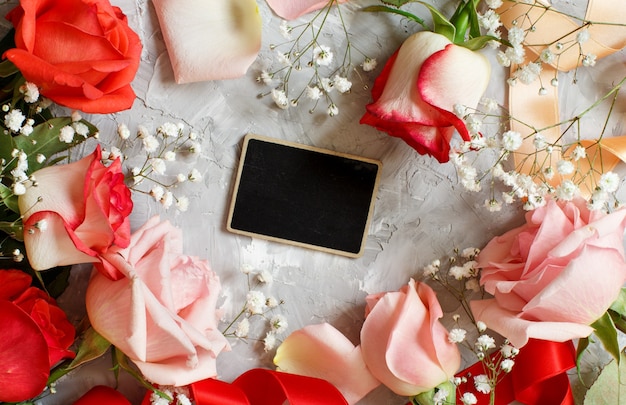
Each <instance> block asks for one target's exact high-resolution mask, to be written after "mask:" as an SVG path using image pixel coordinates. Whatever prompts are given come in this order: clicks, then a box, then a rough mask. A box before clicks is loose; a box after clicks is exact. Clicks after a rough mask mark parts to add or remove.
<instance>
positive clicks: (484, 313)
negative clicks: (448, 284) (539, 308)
mask: <svg viewBox="0 0 626 405" xmlns="http://www.w3.org/2000/svg"><path fill="white" fill-rule="evenodd" d="M470 306H471V309H472V313H473V314H474V317H475V318H476V319H477V320H479V321H482V322H484V323H485V324H486V325H487V327H488V328H489V329H492V330H494V331H495V332H497V333H499V334H500V335H502V336H505V337H506V338H507V339H509V341H510V342H511V344H512V345H513V346H515V347H517V348H521V347H523V346H524V345H525V344H526V343H527V342H528V339H529V338H535V339H543V340H552V341H555V342H565V341H567V340H571V339H575V338H582V337H587V336H589V335H590V334H591V333H592V332H593V328H592V327H591V326H588V325H582V324H579V323H573V322H545V321H542V322H538V321H529V320H526V319H522V318H521V317H519V316H518V314H517V313H516V312H512V311H507V310H505V309H503V308H501V307H500V306H499V305H498V304H497V302H496V300H495V299H487V300H478V301H471V302H470Z"/></svg>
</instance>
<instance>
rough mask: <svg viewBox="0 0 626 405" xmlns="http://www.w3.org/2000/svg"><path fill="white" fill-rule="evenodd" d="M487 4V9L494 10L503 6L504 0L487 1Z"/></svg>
mask: <svg viewBox="0 0 626 405" xmlns="http://www.w3.org/2000/svg"><path fill="white" fill-rule="evenodd" d="M485 2H486V3H487V7H489V8H492V9H494V10H495V9H496V8H500V7H501V6H502V0H486V1H485Z"/></svg>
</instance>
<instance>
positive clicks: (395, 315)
mask: <svg viewBox="0 0 626 405" xmlns="http://www.w3.org/2000/svg"><path fill="white" fill-rule="evenodd" d="M366 312H367V317H366V318H365V322H364V324H363V328H362V329H361V352H362V353H363V359H364V360H365V364H367V367H368V368H369V370H370V371H371V373H372V374H373V375H374V377H376V378H377V379H378V380H380V381H381V382H382V383H383V384H384V385H386V386H387V387H389V388H390V389H391V390H392V391H394V392H395V393H397V394H398V395H404V396H414V395H417V394H420V393H422V392H426V391H429V390H431V389H432V388H434V387H436V386H438V385H439V384H441V383H444V382H446V381H448V379H450V378H451V377H453V376H454V373H455V372H456V371H457V370H458V369H459V366H460V365H461V355H460V353H459V349H458V347H457V346H456V344H454V343H450V341H449V340H448V331H447V330H446V328H445V327H444V326H443V325H442V324H441V323H440V322H439V319H440V318H441V317H442V316H443V311H442V310H441V306H440V305H439V301H437V296H436V294H435V292H434V291H433V290H432V289H431V288H430V287H429V286H428V285H427V284H425V283H421V282H415V281H414V280H411V281H410V282H409V283H408V285H405V286H404V287H402V288H401V289H400V290H399V291H395V292H387V293H381V294H376V295H370V296H368V298H367V307H366Z"/></svg>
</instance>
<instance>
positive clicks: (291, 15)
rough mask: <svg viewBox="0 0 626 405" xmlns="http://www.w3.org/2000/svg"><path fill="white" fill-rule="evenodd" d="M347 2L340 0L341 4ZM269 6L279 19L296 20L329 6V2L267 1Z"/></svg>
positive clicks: (325, 0)
mask: <svg viewBox="0 0 626 405" xmlns="http://www.w3.org/2000/svg"><path fill="white" fill-rule="evenodd" d="M346 1H348V0H339V3H345V2H346ZM267 4H269V6H270V7H271V8H272V10H274V12H275V13H276V15H278V16H279V17H281V18H284V19H285V20H294V19H296V18H298V17H300V16H302V15H304V14H307V13H310V12H311V11H315V10H319V9H320V8H322V7H324V6H325V5H327V4H328V0H267Z"/></svg>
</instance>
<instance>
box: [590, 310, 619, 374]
mask: <svg viewBox="0 0 626 405" xmlns="http://www.w3.org/2000/svg"><path fill="white" fill-rule="evenodd" d="M591 327H593V329H594V330H595V335H596V336H597V337H598V339H599V340H600V342H602V345H603V346H604V348H605V349H606V351H607V352H608V353H609V354H610V355H611V356H613V358H614V359H615V360H616V361H617V362H618V363H619V361H620V350H619V342H618V340H617V328H616V327H615V323H614V322H613V319H612V318H611V315H610V314H609V313H608V312H605V313H604V315H602V317H600V319H598V320H597V321H595V322H594V323H592V324H591Z"/></svg>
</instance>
